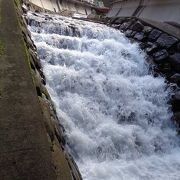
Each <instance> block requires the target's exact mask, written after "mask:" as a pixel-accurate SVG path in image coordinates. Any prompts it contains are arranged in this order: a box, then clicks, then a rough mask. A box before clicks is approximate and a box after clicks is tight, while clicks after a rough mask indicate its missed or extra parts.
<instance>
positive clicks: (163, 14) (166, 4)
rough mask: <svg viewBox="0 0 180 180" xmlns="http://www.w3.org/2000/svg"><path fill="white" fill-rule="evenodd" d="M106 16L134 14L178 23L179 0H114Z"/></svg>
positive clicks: (128, 15)
mask: <svg viewBox="0 0 180 180" xmlns="http://www.w3.org/2000/svg"><path fill="white" fill-rule="evenodd" d="M107 16H108V17H130V16H136V17H140V18H143V19H149V20H154V21H160V22H165V21H166V22H167V21H168V22H175V23H179V24H180V0H121V1H114V2H113V4H112V7H111V10H110V12H109V13H108V14H107Z"/></svg>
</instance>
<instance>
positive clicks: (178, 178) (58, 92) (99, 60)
mask: <svg viewBox="0 0 180 180" xmlns="http://www.w3.org/2000/svg"><path fill="white" fill-rule="evenodd" d="M28 16H29V18H30V19H35V20H36V21H39V22H41V23H39V24H38V23H37V22H36V21H33V22H32V23H31V27H29V29H30V30H31V32H32V35H33V39H34V41H35V44H36V46H37V48H38V54H39V57H40V59H41V62H42V65H43V71H44V73H45V76H46V79H47V88H48V90H49V93H50V95H51V97H52V99H53V101H54V103H55V106H56V110H57V113H58V117H59V119H60V121H61V123H62V124H63V126H64V127H65V130H66V136H67V142H68V148H69V149H70V151H71V153H72V154H73V156H74V158H75V160H76V163H77V164H78V166H79V169H80V171H81V173H82V176H83V178H84V179H85V180H152V179H154V180H180V143H179V137H177V136H176V130H175V127H174V126H173V124H172V122H171V120H170V118H171V115H172V113H171V111H170V110H169V106H168V105H167V101H168V97H169V94H170V90H169V89H168V88H167V85H166V84H165V82H164V79H163V78H161V77H158V78H154V77H153V76H152V75H151V74H149V72H148V65H147V64H146V63H145V60H144V59H145V58H144V56H145V54H143V53H142V52H141V51H140V50H139V48H138V45H137V44H131V43H130V42H129V41H128V40H127V39H126V38H125V37H124V35H123V34H122V33H120V32H119V31H117V30H114V29H111V28H108V27H106V26H104V25H100V24H94V23H90V22H83V21H79V20H72V19H68V18H64V17H60V16H53V17H52V18H53V19H50V20H45V19H44V15H41V17H36V16H33V15H32V14H31V13H29V15H28ZM72 26H75V27H76V28H75V29H72V28H71V27H72Z"/></svg>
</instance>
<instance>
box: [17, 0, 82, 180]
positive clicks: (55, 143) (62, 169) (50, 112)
mask: <svg viewBox="0 0 180 180" xmlns="http://www.w3.org/2000/svg"><path fill="white" fill-rule="evenodd" d="M15 1H16V4H17V12H18V17H19V23H20V26H21V31H22V35H23V39H24V42H25V46H26V50H27V56H28V61H29V65H30V69H31V74H32V77H33V81H34V86H35V88H36V92H37V96H38V99H39V103H40V106H41V110H42V114H43V121H44V126H45V129H46V132H47V136H48V142H49V146H50V149H51V157H52V166H53V167H54V169H55V173H56V177H57V178H56V179H61V180H81V179H82V178H81V174H80V172H79V170H78V167H77V165H76V163H75V162H74V160H73V158H72V156H71V155H70V154H69V153H68V151H67V150H66V147H65V146H66V140H65V138H64V128H63V126H62V125H61V123H60V121H61V120H59V119H58V118H57V115H56V111H55V108H54V105H53V102H52V100H51V98H50V96H49V94H48V91H47V89H46V87H45V85H46V79H45V76H44V74H43V71H42V67H41V63H40V60H39V59H38V56H37V48H36V46H35V45H34V42H33V41H32V39H31V33H30V32H29V31H28V29H27V23H28V20H27V19H26V13H27V11H26V8H23V7H22V4H19V3H18V2H19V1H18V0H15Z"/></svg>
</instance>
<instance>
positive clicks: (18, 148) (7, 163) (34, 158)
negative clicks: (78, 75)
mask: <svg viewBox="0 0 180 180" xmlns="http://www.w3.org/2000/svg"><path fill="white" fill-rule="evenodd" d="M21 7H22V1H20V0H8V1H7V0H0V27H1V28H0V147H1V148H0V179H1V180H15V179H19V180H20V179H22V180H23V179H27V180H81V179H82V178H81V175H80V173H79V170H78V167H77V165H76V164H75V162H74V160H73V158H72V157H71V155H70V154H69V153H68V151H67V150H66V148H65V146H66V142H65V139H64V128H63V127H62V125H61V122H60V121H59V120H58V118H57V115H56V111H55V109H54V106H53V103H52V101H51V98H50V96H49V94H48V92H47V89H46V87H45V84H46V80H45V77H44V75H43V72H42V67H41V63H40V60H39V59H38V57H37V49H36V46H35V45H34V43H33V41H32V39H31V33H30V32H29V31H28V29H27V19H26V18H25V13H26V11H25V9H23V10H22V8H21ZM23 11H24V12H23Z"/></svg>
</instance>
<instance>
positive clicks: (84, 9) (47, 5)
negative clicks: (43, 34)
mask: <svg viewBox="0 0 180 180" xmlns="http://www.w3.org/2000/svg"><path fill="white" fill-rule="evenodd" d="M29 2H31V3H32V4H34V5H36V6H39V7H41V8H43V9H45V10H49V11H53V12H58V13H61V12H63V11H70V12H74V13H79V14H83V15H89V14H91V12H92V11H91V6H88V5H86V4H83V3H78V2H77V1H66V0H62V1H60V0H29Z"/></svg>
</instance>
